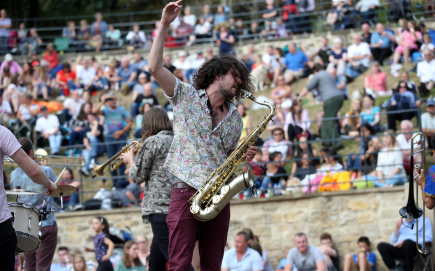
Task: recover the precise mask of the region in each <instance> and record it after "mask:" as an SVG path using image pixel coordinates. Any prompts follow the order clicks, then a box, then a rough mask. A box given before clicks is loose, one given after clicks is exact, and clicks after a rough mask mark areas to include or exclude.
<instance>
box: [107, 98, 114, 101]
mask: <svg viewBox="0 0 435 271" xmlns="http://www.w3.org/2000/svg"><path fill="white" fill-rule="evenodd" d="M114 100H115V99H114V98H107V99H106V102H111V101H114Z"/></svg>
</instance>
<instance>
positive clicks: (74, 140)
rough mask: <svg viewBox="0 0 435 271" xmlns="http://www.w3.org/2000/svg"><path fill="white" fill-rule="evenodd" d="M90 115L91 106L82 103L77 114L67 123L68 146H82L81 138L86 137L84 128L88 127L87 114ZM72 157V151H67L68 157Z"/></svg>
mask: <svg viewBox="0 0 435 271" xmlns="http://www.w3.org/2000/svg"><path fill="white" fill-rule="evenodd" d="M89 113H91V104H89V103H84V104H82V105H81V106H80V109H79V114H78V115H77V117H74V118H73V119H71V120H70V121H69V122H68V127H69V128H70V133H69V145H70V146H73V145H76V144H80V145H82V144H83V138H84V137H85V136H86V134H85V133H86V131H85V128H86V127H87V126H89V123H88V114H89ZM73 155H74V149H73V148H71V149H70V150H69V156H73Z"/></svg>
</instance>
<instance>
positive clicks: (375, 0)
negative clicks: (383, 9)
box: [355, 0, 380, 12]
mask: <svg viewBox="0 0 435 271" xmlns="http://www.w3.org/2000/svg"><path fill="white" fill-rule="evenodd" d="M379 5H380V3H379V0H361V1H359V2H358V3H356V5H355V7H359V8H360V12H367V11H368V10H369V9H370V6H375V7H379Z"/></svg>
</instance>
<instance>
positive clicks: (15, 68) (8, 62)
mask: <svg viewBox="0 0 435 271" xmlns="http://www.w3.org/2000/svg"><path fill="white" fill-rule="evenodd" d="M4 67H9V71H10V73H11V75H19V74H21V73H22V72H23V69H22V68H21V66H20V64H18V63H17V62H16V61H15V60H13V57H12V55H11V54H6V55H5V61H3V62H2V64H1V65H0V74H2V73H3V69H4Z"/></svg>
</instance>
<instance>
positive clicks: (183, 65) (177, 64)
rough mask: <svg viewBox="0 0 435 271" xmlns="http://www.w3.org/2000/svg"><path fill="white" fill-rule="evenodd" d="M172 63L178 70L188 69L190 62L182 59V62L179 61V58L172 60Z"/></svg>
mask: <svg viewBox="0 0 435 271" xmlns="http://www.w3.org/2000/svg"><path fill="white" fill-rule="evenodd" d="M172 65H174V66H175V68H177V69H180V70H188V69H190V62H189V61H187V60H184V62H183V63H181V61H180V60H179V59H177V60H175V61H174V63H172Z"/></svg>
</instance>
